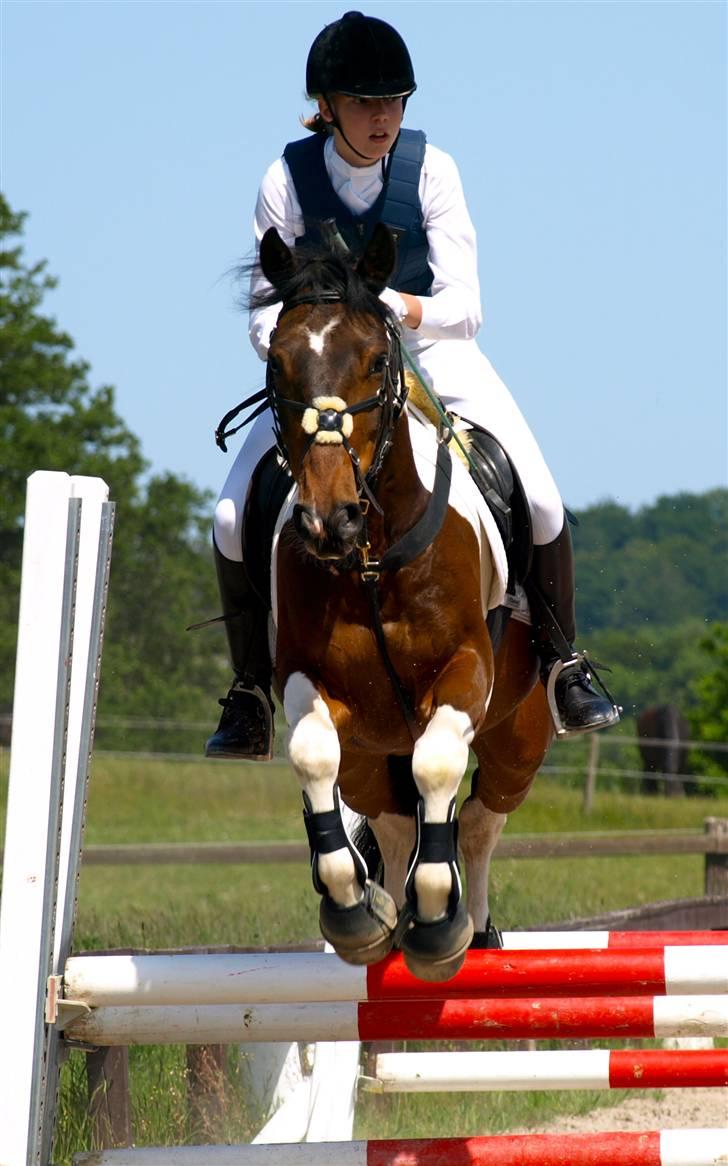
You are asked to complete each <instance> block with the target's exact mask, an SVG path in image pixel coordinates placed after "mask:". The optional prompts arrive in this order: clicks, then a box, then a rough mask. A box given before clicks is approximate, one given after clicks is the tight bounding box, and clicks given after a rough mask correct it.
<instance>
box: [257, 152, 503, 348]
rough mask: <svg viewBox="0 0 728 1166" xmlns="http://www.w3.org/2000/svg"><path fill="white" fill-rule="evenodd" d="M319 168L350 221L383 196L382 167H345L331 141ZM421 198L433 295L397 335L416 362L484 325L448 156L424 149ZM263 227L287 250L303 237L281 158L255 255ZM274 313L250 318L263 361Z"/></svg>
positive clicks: (471, 237) (471, 246) (263, 205)
mask: <svg viewBox="0 0 728 1166" xmlns="http://www.w3.org/2000/svg"><path fill="white" fill-rule="evenodd" d="M324 161H325V165H326V169H327V172H328V175H329V178H330V179H331V184H332V186H333V188H334V190H335V192H336V194H337V195H338V196H339V198H340V199H341V200H342V202H344V203H345V204H346V206H347V207H348V208H349V209H350V210H351V211H352V212H353V213H354V214H363V213H364V212H365V211H366V210H368V209H369V207H371V206H372V205H373V203H374V202H375V201H376V199H377V198H378V197H379V194H380V192H381V189H382V163H381V162H376V163H374V165H373V166H351V165H350V164H349V163H348V162H345V161H344V159H343V158H341V157H340V156H339V154H338V153H337V152H336V149H335V146H334V140H333V138H329V139H328V140H327V142H326V145H325V147H324ZM419 195H420V203H421V206H422V216H423V225H424V229H425V232H426V234H427V243H428V262H429V265H430V268H431V269H432V273H433V277H434V278H433V282H432V289H431V295H429V296H420V297H419V300H420V303H421V305H422V322H421V324H420V326H419V327H418V328H417V329H416V330H412V329H409V328H404V329H403V337H402V338H403V340H404V343H405V344H406V346H407V348H408V349H409V351H410V352H412V353H414V354H417V353H421V352H424V351H425V350H427V349H428V348H430V347H431V346H432V344H433V343H434V342H435V341H437V340H472V339H473V337H474V336H475V335H476V333H477V331H478V329H479V328H480V324H481V321H482V312H481V306H480V284H479V281H478V263H477V243H476V238H475V228H474V227H473V223H472V221H471V218H470V215H469V214H468V209H467V206H466V205H465V196H464V194H463V188H462V183H461V181H460V174H459V173H458V169H457V166H456V165H455V163H454V161H453V159H452V158H451V157H450V155H449V154H445V153H444V152H443V151H442V150H438V149H437V148H436V147H435V146H431V145H429V143H428V144H427V145H426V147H425V157H424V161H423V164H422V170H421V172H420V182H419ZM269 227H275V228H276V229H277V231H278V234H279V235H280V237H281V238H282V239H283V241H284V242H285V243H287V244H288V245H289V246H293V245H294V242H295V239H296V238H297V237H299V236H300V235H303V234H304V233H305V228H304V223H303V216H302V214H301V208H300V205H299V202H298V198H297V196H296V188H295V186H294V184H293V179H292V177H291V172H290V170H289V169H288V165H287V164H286V161H285V159H284V158H278V159H276V161H275V162H274V163H273V164H272V165H271V166H270V167H269V168H268V170H267V171H266V174H265V176H264V178H263V181H262V183H261V186H260V190H259V192H258V200H257V203H256V207H255V219H254V229H255V238H256V249H257V247H258V246H259V244H260V240H261V239H262V238H263V235H264V234H265V232H266V231H267V230H268V228H269ZM268 286H269V285H268V284H267V282H266V281H265V280H264V279H263V277H262V276H260V275H258V276H254V277H253V281H252V290H253V291H257V290H259V289H260V288H263V287H265V288H267V287H268ZM279 311H280V304H273V305H271V306H270V307H268V308H259V309H257V310H254V311H252V312H251V313H250V320H249V335H250V339H251V342H252V344H253V347H254V348H255V350H256V352H257V353H258V355H259V356H260V358H261V359H262V360H265V359H266V356H267V354H268V344H269V341H270V335H271V332H272V331H273V328H274V327H275V323H276V320H277V318H278V313H279Z"/></svg>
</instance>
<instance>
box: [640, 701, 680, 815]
mask: <svg viewBox="0 0 728 1166" xmlns="http://www.w3.org/2000/svg"><path fill="white" fill-rule="evenodd" d="M637 736H638V737H640V738H645V739H644V740H640V742H639V746H638V747H639V751H640V757H641V758H642V768H643V769H644V772H645V775H647V774H650V775H651V776H649V777H648V776H645V777H643V778H642V782H641V786H640V788H641V790H642V793H643V794H650V795H654V794H657V793H659V789H660V784H662V785H663V787H664V793H665V794H667V796H668V797H682V796H683V794H684V793H685V782H684V781H683V780H682V776H681V775H684V774H687V772H688V768H687V766H688V753H689V749H688V747H687V745H684V744H683V742H684V741H687V740H689V738H690V725H689V724H688V722H687V720H686V718H685V717H684V716H683V714H682V713H681V712H680V710H679V708H678V707H677V705H674V704H658V705H650V707H649V708H646V709H643V710H642V712H641V713H640V715H639V716H638V718H637ZM658 740H659V741H664V744H657V743H656V742H657V741H658ZM660 778H662V779H663V781H662V783H661V782H660Z"/></svg>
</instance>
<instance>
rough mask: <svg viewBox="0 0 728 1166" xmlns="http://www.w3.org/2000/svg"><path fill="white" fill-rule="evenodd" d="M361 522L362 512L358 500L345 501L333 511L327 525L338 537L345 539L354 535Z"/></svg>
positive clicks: (357, 531)
mask: <svg viewBox="0 0 728 1166" xmlns="http://www.w3.org/2000/svg"><path fill="white" fill-rule="evenodd" d="M361 524H362V514H361V507H360V506H359V504H358V502H347V503H345V504H344V505H343V506H339V508H338V510H336V511H335V512H334V514H333V515H332V516H331V519H330V521H329V524H328V525H329V529H330V530H331V531H332V533H334V534H335V535H336V536H337V537H338V538H340V539H343V540H347V539H351V538H354V537H356V535H357V534H358V533H359V531H360V530H361Z"/></svg>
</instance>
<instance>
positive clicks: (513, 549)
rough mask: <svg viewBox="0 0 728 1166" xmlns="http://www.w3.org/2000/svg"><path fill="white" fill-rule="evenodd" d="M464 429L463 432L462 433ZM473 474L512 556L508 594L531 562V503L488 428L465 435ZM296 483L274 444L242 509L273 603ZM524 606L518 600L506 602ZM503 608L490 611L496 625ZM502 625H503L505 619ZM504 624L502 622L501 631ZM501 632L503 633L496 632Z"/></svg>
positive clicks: (254, 579)
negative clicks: (274, 567) (273, 575)
mask: <svg viewBox="0 0 728 1166" xmlns="http://www.w3.org/2000/svg"><path fill="white" fill-rule="evenodd" d="M462 436H463V435H462V434H461V437H462ZM465 436H466V437H467V442H466V448H467V452H468V454H469V469H470V476H471V477H472V479H473V481H474V482H475V484H476V485H477V487H478V489H479V490H480V492H481V494H482V495H483V498H484V499H485V502H486V504H487V506H488V509H489V510H490V512H491V514H492V515H493V518H494V520H495V523H496V526H497V528H498V533H499V534H500V537H501V539H502V540H503V546H504V547H505V550H506V556H507V561H508V588H507V591H508V596H515V593H516V590H517V586H518V585H520V584H523V582H524V580H525V579H526V577H527V575H528V572H529V568H530V565H531V557H532V553H533V541H532V531H531V522H530V517H529V513H528V503H527V502H526V496H525V494H524V491H523V486H522V485H521V481H520V478H519V477H518V474H517V472H516V470H515V467H514V466H513V463H512V462H511V460H510V458H509V457H508V454H507V453H506V451H505V450H504V449H503V446H502V445H501V444H500V442H499V441H498V440H497V439H496V438H495V437H494V436H493V434H492V433H488V432H487V430H485V429H479V428H477V427H473V428H471V429H469V430H468V431H467V433H466V435H465ZM292 486H293V479H292V477H291V475H290V473H289V471H288V470H287V469H286V468H285V467H284V466H282V465H281V463H280V460H279V457H278V453H277V450H275V449H271V450H269V451H268V453H267V454H266V455H265V456H264V457H263V459H262V460H261V461H260V462H259V463H258V465H257V467H256V469H255V472H254V473H253V477H252V481H251V484H250V490H249V492H248V498H247V501H246V505H245V512H244V515H243V531H242V542H243V560H244V562H245V564H246V567H247V569H248V575H249V577H250V581H251V583H252V585H253V587H254V589H255V591H256V593H257V594H258V597H259V598H260V600H261V601H262V602H263V603H265V604H266V606H267V608H268V609H270V604H271V591H270V562H271V550H272V546H273V535H274V532H275V527H276V522H277V520H278V516H279V514H280V512H281V508H282V507H283V504H284V502H285V500H286V498H287V497H288V494H289V492H290V490H291V487H292ZM510 606H513V607H517V606H520V604H519V603H518V601H514V602H513V603H512V604H507V607H510ZM499 613H501V615H504V614H506V612H505V611H504V609H502V608H499V609H497V611H496V612H491V617H493V620H494V626H491V624H490V620H489V626H490V630H491V634H493V633H494V632H495V631H496V627H498V623H499V622H502V621H499V620H498V618H497V617H498V615H499ZM503 626H505V625H504V624H503ZM502 630H503V627H498V633H499V634H502ZM498 638H499V635H498Z"/></svg>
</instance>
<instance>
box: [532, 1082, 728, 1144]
mask: <svg viewBox="0 0 728 1166" xmlns="http://www.w3.org/2000/svg"><path fill="white" fill-rule="evenodd" d="M687 1129H725V1130H726V1133H727V1134H728V1088H725V1089H666V1090H665V1091H664V1093H663V1095H662V1097H661V1098H660V1099H659V1100H656V1099H655V1098H654V1096H653V1095H652V1094H650V1095H647V1094H645V1095H644V1096H640V1095H639V1093H637V1094H635V1095H634V1096H631V1097H629V1098H628V1099H627V1100H626V1101H623V1102H620V1104H619V1105H613V1106H606V1107H603V1108H599V1109H595V1110H593V1111H592V1112H591V1113H590V1114H584V1115H583V1116H581V1117H564V1118H559V1120H558V1121H556V1122H554V1123H553V1124H552V1125H550V1126H548V1127H546V1128H545V1129H544V1132H548V1133H590V1132H593V1131H594V1132H598V1131H619V1132H620V1133H630V1132H632V1131H634V1132H637V1131H639V1132H641V1131H643V1130H687Z"/></svg>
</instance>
